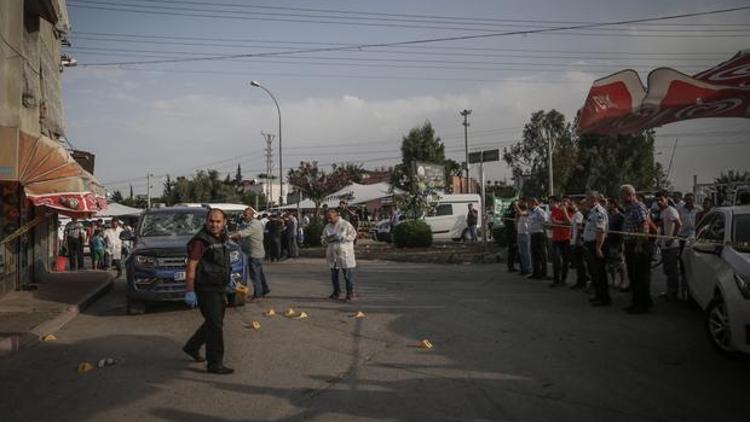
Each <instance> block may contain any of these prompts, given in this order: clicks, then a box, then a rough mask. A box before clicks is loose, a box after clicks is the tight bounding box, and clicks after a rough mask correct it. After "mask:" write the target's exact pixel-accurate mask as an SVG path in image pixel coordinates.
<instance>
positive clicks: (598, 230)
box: [583, 191, 612, 306]
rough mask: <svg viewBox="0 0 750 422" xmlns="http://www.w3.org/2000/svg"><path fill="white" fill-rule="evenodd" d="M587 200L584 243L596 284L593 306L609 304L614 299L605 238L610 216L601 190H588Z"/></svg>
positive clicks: (593, 280) (592, 277) (594, 283)
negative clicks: (608, 271)
mask: <svg viewBox="0 0 750 422" xmlns="http://www.w3.org/2000/svg"><path fill="white" fill-rule="evenodd" d="M586 201H587V202H588V205H589V208H590V209H589V215H588V217H587V218H586V226H585V227H584V228H583V244H584V246H585V248H586V255H587V257H588V262H589V271H590V272H591V279H592V280H591V281H592V283H593V285H594V297H593V298H592V299H591V300H590V302H591V305H592V306H609V305H610V304H611V303H612V300H611V299H610V297H609V283H607V269H606V256H605V255H604V239H605V238H606V237H607V228H608V227H609V217H608V216H607V211H606V210H605V209H604V207H602V205H601V201H602V197H601V195H600V194H599V192H596V191H590V192H587V193H586Z"/></svg>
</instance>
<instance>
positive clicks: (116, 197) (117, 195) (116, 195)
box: [110, 190, 124, 204]
mask: <svg viewBox="0 0 750 422" xmlns="http://www.w3.org/2000/svg"><path fill="white" fill-rule="evenodd" d="M110 199H111V200H112V202H116V203H118V204H120V203H122V201H123V200H124V198H123V197H122V192H120V191H119V190H116V191H114V192H112V197H111V198H110Z"/></svg>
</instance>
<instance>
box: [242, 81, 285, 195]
mask: <svg viewBox="0 0 750 422" xmlns="http://www.w3.org/2000/svg"><path fill="white" fill-rule="evenodd" d="M250 86H252V87H255V88H260V89H262V90H263V91H266V94H268V95H269V96H270V97H271V99H272V100H273V103H274V104H276V111H277V112H278V113H279V207H280V206H281V205H283V203H284V202H283V201H282V199H283V198H284V165H283V161H282V157H281V107H279V102H278V101H277V100H276V97H275V96H274V95H273V94H272V93H271V91H269V90H268V89H267V88H266V87H264V86H263V85H261V84H260V82H258V81H250Z"/></svg>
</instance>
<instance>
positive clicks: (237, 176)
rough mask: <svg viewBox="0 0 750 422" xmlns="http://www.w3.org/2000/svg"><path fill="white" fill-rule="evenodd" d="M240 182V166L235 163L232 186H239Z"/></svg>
mask: <svg viewBox="0 0 750 422" xmlns="http://www.w3.org/2000/svg"><path fill="white" fill-rule="evenodd" d="M241 184H242V167H240V163H237V172H235V173H234V186H235V187H240V185H241Z"/></svg>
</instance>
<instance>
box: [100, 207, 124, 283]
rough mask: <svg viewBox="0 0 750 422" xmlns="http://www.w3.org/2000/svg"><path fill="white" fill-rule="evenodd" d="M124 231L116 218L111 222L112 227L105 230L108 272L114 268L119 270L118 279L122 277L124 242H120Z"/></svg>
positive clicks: (105, 256)
mask: <svg viewBox="0 0 750 422" xmlns="http://www.w3.org/2000/svg"><path fill="white" fill-rule="evenodd" d="M122 231H123V230H122V227H120V222H119V221H117V219H116V218H113V219H112V221H111V222H110V227H109V228H108V229H107V230H104V243H105V245H106V250H105V252H104V262H105V266H106V269H107V270H110V269H111V267H112V266H114V267H115V268H117V278H120V276H121V275H122V240H120V234H121V233H122Z"/></svg>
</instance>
